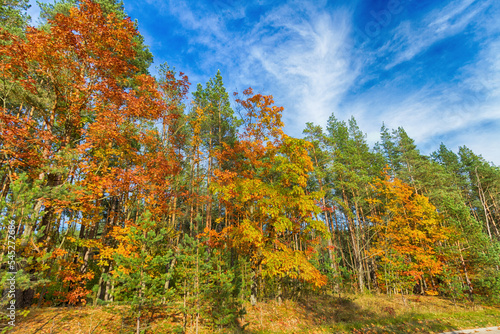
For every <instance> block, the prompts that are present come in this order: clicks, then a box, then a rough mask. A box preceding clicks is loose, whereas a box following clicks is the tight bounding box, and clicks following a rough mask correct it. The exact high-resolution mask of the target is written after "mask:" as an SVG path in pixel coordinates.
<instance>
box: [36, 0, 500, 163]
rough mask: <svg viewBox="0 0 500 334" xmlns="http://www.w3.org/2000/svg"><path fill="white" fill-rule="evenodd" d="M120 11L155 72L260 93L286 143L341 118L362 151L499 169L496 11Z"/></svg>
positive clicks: (409, 0) (323, 7) (219, 7)
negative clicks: (392, 132) (456, 156)
mask: <svg viewBox="0 0 500 334" xmlns="http://www.w3.org/2000/svg"><path fill="white" fill-rule="evenodd" d="M30 2H31V3H32V4H33V5H32V8H31V9H30V13H31V15H32V17H33V18H35V20H34V21H35V22H36V17H37V15H38V8H37V5H36V4H35V1H30ZM44 2H45V1H44ZM124 4H125V10H126V12H127V13H128V15H130V17H131V18H132V19H137V20H138V22H139V31H140V32H141V33H142V35H143V36H144V37H145V39H146V44H148V45H149V46H150V50H151V51H152V53H153V55H154V56H155V65H159V64H161V63H163V62H168V64H169V65H171V66H172V65H173V66H175V68H176V70H177V71H182V72H185V73H186V74H187V75H188V76H189V78H190V82H191V83H192V87H196V84H197V83H202V84H205V82H206V81H207V80H208V79H209V78H210V77H213V76H214V75H215V74H216V72H217V70H218V69H220V71H221V73H222V76H223V79H224V83H225V85H226V89H227V90H228V91H229V92H230V93H231V92H234V91H239V92H241V91H243V90H244V89H246V88H248V87H252V88H254V91H257V92H260V93H263V94H272V95H273V96H274V98H275V102H276V104H277V105H281V106H284V107H285V110H284V114H283V115H284V122H285V131H286V132H287V133H288V134H289V135H292V136H296V137H301V136H302V130H303V129H304V126H305V123H306V122H313V123H315V124H319V125H322V126H323V127H324V126H325V125H326V121H327V119H328V117H329V116H330V115H331V114H332V113H334V114H335V115H336V117H337V118H338V119H341V120H347V119H348V118H349V117H351V115H352V116H354V117H355V118H356V120H357V121H358V125H359V126H360V128H361V130H363V131H364V132H366V133H367V139H368V142H369V143H370V144H374V143H375V142H376V141H378V140H379V133H380V127H381V125H382V123H383V122H384V123H385V125H386V126H387V127H389V128H397V127H398V126H402V127H403V128H404V129H405V130H406V131H407V132H408V134H409V135H410V137H412V138H413V139H414V140H415V141H416V143H417V145H418V147H419V148H420V150H421V151H422V153H424V154H429V153H431V152H432V151H434V150H436V149H437V148H438V147H439V144H440V143H441V142H443V143H444V144H445V145H446V146H448V148H450V149H452V150H454V151H455V152H456V151H457V149H458V147H459V146H462V145H466V146H467V147H469V148H471V149H472V150H473V151H474V152H475V153H476V154H481V155H482V156H483V157H484V158H485V159H486V160H487V161H491V162H493V163H494V164H496V165H500V148H499V146H500V145H499V144H500V2H499V1H497V0H483V1H474V0H454V1H448V0H444V1H430V0H399V1H398V0H380V1H379V0H370V1H366V0H365V1H354V0H352V1H348V0H339V1H286V2H283V1H265V0H260V1H229V0H216V1H179V0H177V1H160V0H146V1H132V0H124ZM151 71H152V73H155V69H154V67H153V68H152V69H151Z"/></svg>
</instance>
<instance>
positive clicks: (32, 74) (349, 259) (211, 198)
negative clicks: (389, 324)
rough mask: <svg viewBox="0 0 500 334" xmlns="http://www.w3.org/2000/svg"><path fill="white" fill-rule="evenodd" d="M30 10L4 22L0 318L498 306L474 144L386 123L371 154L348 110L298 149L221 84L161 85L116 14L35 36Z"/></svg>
mask: <svg viewBox="0 0 500 334" xmlns="http://www.w3.org/2000/svg"><path fill="white" fill-rule="evenodd" d="M26 8H27V1H7V2H6V3H5V4H4V5H3V7H2V8H1V9H0V17H1V30H0V34H1V41H0V63H1V65H0V98H1V103H2V105H1V113H0V155H1V157H0V219H1V226H0V233H1V239H2V240H3V244H2V270H1V282H2V284H3V286H4V288H5V287H7V286H8V284H9V282H10V281H9V280H13V279H14V278H15V293H14V292H13V293H12V294H8V292H9V290H8V288H7V290H4V293H3V297H2V300H1V301H2V305H3V306H5V305H9V303H10V304H13V303H15V307H16V309H17V310H21V309H23V308H29V307H45V306H51V307H61V306H68V305H70V306H71V305H73V306H85V305H107V304H117V305H129V306H130V312H132V313H133V318H134V319H135V320H134V323H135V326H137V333H139V332H140V328H141V326H143V322H144V321H146V320H145V319H144V315H145V314H149V313H148V312H151V310H156V309H163V310H169V312H171V313H173V314H176V317H177V319H179V320H178V324H179V328H180V329H179V331H180V332H183V331H186V328H194V327H195V326H199V325H200V326H201V325H203V326H205V328H214V329H223V328H229V327H231V326H233V325H234V323H235V322H236V321H237V319H239V318H240V317H241V316H242V315H243V314H244V312H245V308H244V303H246V302H249V303H250V305H255V303H257V302H259V301H262V300H271V299H272V300H276V301H278V302H282V301H284V300H296V299H298V298H301V297H303V296H305V295H323V296H341V295H343V294H346V293H380V294H387V295H398V296H400V298H402V299H403V300H405V298H408V297H409V296H413V295H424V296H425V295H431V296H443V297H446V298H450V299H452V300H457V301H461V300H462V301H463V300H469V301H476V302H482V303H493V304H498V303H500V168H499V167H498V166H495V165H494V164H492V163H489V162H487V161H485V159H483V158H482V157H481V156H480V155H476V154H475V153H474V152H472V151H471V150H470V149H469V148H467V147H466V146H462V147H460V149H459V150H458V152H456V153H455V152H453V151H452V150H450V149H448V148H447V147H446V146H445V145H444V144H441V146H440V147H439V149H438V150H437V151H435V152H433V153H432V154H430V155H423V154H421V153H420V151H419V149H418V148H417V146H416V145H415V143H414V140H413V139H412V138H410V137H409V136H408V134H407V133H406V132H405V130H404V129H403V128H397V129H389V128H387V127H385V126H382V128H381V132H380V140H379V142H378V143H377V144H375V145H374V146H373V147H370V145H369V144H368V143H367V141H366V135H365V134H364V133H363V131H362V129H360V128H359V127H358V125H357V123H356V120H355V119H354V118H351V119H349V120H340V119H337V118H336V117H335V115H333V114H332V115H331V117H330V118H329V120H328V123H327V126H326V128H322V127H321V126H318V125H315V124H313V123H307V125H306V127H305V129H304V130H303V134H304V137H303V138H293V137H290V136H288V135H287V134H285V132H284V129H283V127H284V124H283V121H282V115H283V113H285V112H286V110H283V108H282V107H279V101H277V102H276V103H275V101H274V99H273V97H272V96H270V95H265V94H260V93H254V91H253V90H252V89H251V88H249V89H247V90H245V91H243V92H240V93H234V94H232V93H231V94H230V93H229V92H228V91H227V90H226V88H225V87H224V83H223V78H222V76H221V74H220V72H217V73H214V76H213V77H212V78H211V79H210V80H209V81H208V82H207V83H203V84H201V83H198V84H197V86H196V89H194V88H193V87H191V83H190V82H189V81H188V78H187V76H186V75H185V74H184V73H182V72H177V71H176V70H175V69H174V68H171V67H169V65H168V64H166V63H165V64H164V65H162V66H161V68H160V69H159V73H160V74H159V75H157V76H156V77H153V76H152V75H150V73H149V71H148V69H149V67H150V65H151V63H152V60H153V55H152V54H151V52H150V51H149V50H148V47H147V46H145V42H144V38H143V37H142V36H141V35H140V34H139V33H138V30H137V24H136V23H134V22H132V21H131V20H130V19H129V18H128V17H127V15H126V14H125V12H124V9H123V5H122V4H120V3H118V2H117V1H114V0H99V1H91V0H81V1H80V0H78V1H75V0H73V1H63V0H61V1H59V0H58V1H56V2H55V3H54V4H45V5H44V4H41V17H42V18H43V19H44V21H43V23H42V24H40V25H39V26H38V27H32V26H29V25H28V19H27V15H26V12H25V10H26ZM13 277H14V278H13ZM11 291H12V290H11ZM332 298H333V297H332ZM11 300H15V302H11ZM16 321H17V320H16Z"/></svg>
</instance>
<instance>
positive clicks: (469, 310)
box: [11, 295, 500, 334]
mask: <svg viewBox="0 0 500 334" xmlns="http://www.w3.org/2000/svg"><path fill="white" fill-rule="evenodd" d="M245 308H246V311H247V314H246V315H245V316H244V318H243V319H242V320H241V321H240V329H234V330H222V331H219V332H221V333H248V334H260V333H262V334H267V333H366V334H372V333H440V332H444V331H450V330H456V329H464V328H478V327H492V326H500V307H491V306H481V305H477V304H472V303H462V304H458V303H457V304H454V303H452V302H451V301H450V300H447V299H444V298H440V297H435V296H411V297H408V298H406V300H405V301H403V300H402V298H401V296H386V295H346V296H343V297H342V298H339V297H333V296H311V297H307V298H304V299H302V300H299V301H284V302H283V303H280V304H278V303H277V302H275V301H268V302H261V303H257V304H256V305H255V306H251V305H250V304H246V305H245ZM126 314H127V306H117V305H110V306H97V307H91V306H87V307H71V308H65V307H60V308H42V309H32V310H31V311H30V313H29V314H28V316H27V317H26V318H18V319H17V323H16V327H15V329H14V330H13V331H11V333H19V334H20V333H22V334H30V333H33V334H34V333H37V334H38V333H39V334H49V333H54V334H55V333H75V334H79V333H85V334H91V333H92V334H107V333H112V334H118V333H134V325H135V322H134V319H132V318H130V317H127V316H126ZM146 317H147V319H148V323H149V325H150V326H149V330H148V333H172V332H173V331H174V328H175V327H176V326H177V327H179V325H180V324H181V322H180V317H179V316H178V315H177V316H175V315H173V314H166V313H162V312H161V310H159V311H157V312H156V313H155V314H148V315H146ZM241 327H243V328H245V329H241ZM192 332H194V328H189V329H188V333H192ZM200 332H201V333H207V332H210V331H209V330H207V329H203V327H201V328H200Z"/></svg>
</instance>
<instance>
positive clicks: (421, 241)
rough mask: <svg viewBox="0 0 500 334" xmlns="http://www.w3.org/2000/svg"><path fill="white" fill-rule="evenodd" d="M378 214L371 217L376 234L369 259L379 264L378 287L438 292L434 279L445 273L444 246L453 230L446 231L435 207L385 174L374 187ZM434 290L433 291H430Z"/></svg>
mask: <svg viewBox="0 0 500 334" xmlns="http://www.w3.org/2000/svg"><path fill="white" fill-rule="evenodd" d="M373 187H374V189H375V191H376V195H377V196H376V198H374V199H371V200H370V201H371V202H372V203H374V204H377V205H378V211H377V212H378V213H377V214H376V215H373V216H371V217H370V218H371V220H372V221H373V224H374V225H373V230H374V232H375V238H374V243H373V245H372V248H371V249H370V255H372V256H375V257H376V258H377V259H379V261H378V270H377V274H378V278H379V284H381V285H382V286H384V287H385V289H386V291H389V289H390V288H391V287H392V288H394V289H396V290H400V291H401V292H403V290H407V289H412V288H413V287H414V286H415V285H416V284H417V283H419V284H420V288H421V292H424V288H425V287H428V289H429V290H431V291H435V287H434V286H433V285H434V283H433V282H432V279H431V278H432V277H434V276H435V275H437V274H440V273H441V272H442V271H443V267H444V265H445V264H444V259H443V258H442V256H441V255H440V254H439V251H438V248H439V246H440V245H441V243H442V242H443V241H444V240H446V239H448V237H449V235H450V233H451V230H450V229H449V228H446V227H443V224H442V217H441V216H440V215H439V213H438V212H437V210H436V207H435V206H434V205H432V204H431V203H430V202H429V199H428V198H427V197H425V196H423V195H419V194H417V193H415V191H414V189H413V188H412V187H411V186H409V185H407V184H405V183H403V182H402V181H401V180H399V179H397V178H391V176H389V175H388V174H385V177H384V179H383V180H379V181H378V182H376V183H375V184H374V185H373ZM431 286H432V287H431Z"/></svg>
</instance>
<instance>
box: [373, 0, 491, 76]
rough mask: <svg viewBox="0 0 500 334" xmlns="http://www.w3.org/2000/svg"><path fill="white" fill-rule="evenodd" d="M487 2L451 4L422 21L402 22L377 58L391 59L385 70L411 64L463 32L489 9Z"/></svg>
mask: <svg viewBox="0 0 500 334" xmlns="http://www.w3.org/2000/svg"><path fill="white" fill-rule="evenodd" d="M489 3H490V1H485V2H482V3H478V2H477V1H475V0H462V1H453V2H451V3H450V4H448V5H446V6H445V7H443V8H441V9H437V10H435V11H433V12H431V13H429V14H428V15H427V16H426V17H424V19H422V20H421V21H411V22H410V21H403V22H401V23H400V24H399V26H398V27H396V28H395V29H394V30H395V33H394V37H393V38H392V39H391V40H389V41H387V43H386V44H385V45H384V46H383V47H382V48H380V50H379V54H380V55H385V56H386V57H387V56H388V57H391V58H392V61H391V62H390V63H389V64H387V65H386V69H391V68H392V67H394V66H396V65H398V64H400V63H402V62H405V61H408V60H411V59H412V58H413V57H415V56H416V55H418V54H420V53H421V52H423V51H425V50H427V49H428V48H429V47H430V46H432V45H433V44H434V43H436V42H438V41H439V40H442V39H444V38H447V37H450V36H453V35H455V34H457V33H459V32H461V31H463V30H464V29H465V28H466V27H467V25H468V24H469V23H470V22H471V21H472V20H473V19H474V18H475V17H476V16H477V15H478V14H479V13H481V12H483V11H484V9H485V8H486V7H487V6H488V5H489Z"/></svg>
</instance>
